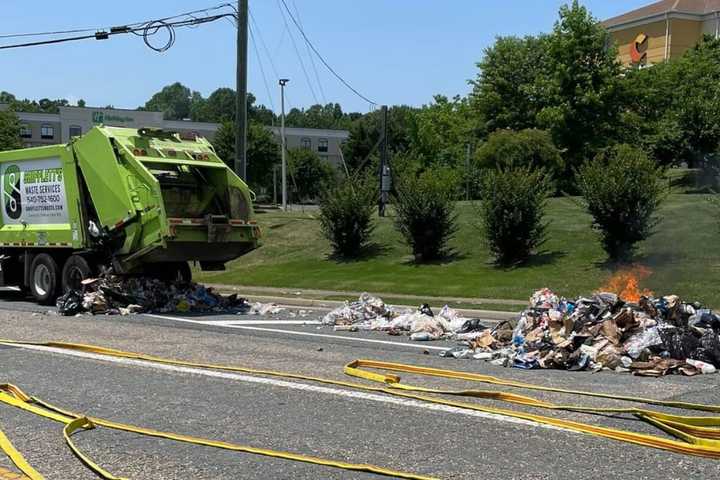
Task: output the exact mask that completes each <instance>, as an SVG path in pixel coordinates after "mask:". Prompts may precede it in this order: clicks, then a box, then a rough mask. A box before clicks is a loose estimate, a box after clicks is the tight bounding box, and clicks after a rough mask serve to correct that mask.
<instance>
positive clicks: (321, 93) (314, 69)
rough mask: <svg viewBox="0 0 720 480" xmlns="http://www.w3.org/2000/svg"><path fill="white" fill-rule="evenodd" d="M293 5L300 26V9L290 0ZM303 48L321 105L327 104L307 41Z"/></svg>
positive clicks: (293, 0)
mask: <svg viewBox="0 0 720 480" xmlns="http://www.w3.org/2000/svg"><path fill="white" fill-rule="evenodd" d="M292 4H293V7H294V8H295V15H297V19H298V23H300V26H301V27H302V19H301V18H300V10H298V7H297V4H296V3H295V0H292ZM305 48H306V49H307V54H308V58H310V65H311V66H312V69H313V72H315V80H316V81H317V85H318V90H320V96H321V97H322V99H323V105H327V103H328V102H327V97H325V91H324V90H323V87H322V83H321V82H320V75H318V71H317V67H316V66H315V60H314V59H313V54H312V52H311V51H310V47H309V46H308V44H307V42H305Z"/></svg>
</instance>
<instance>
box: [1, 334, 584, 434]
mask: <svg viewBox="0 0 720 480" xmlns="http://www.w3.org/2000/svg"><path fill="white" fill-rule="evenodd" d="M0 343H2V342H0ZM6 345H10V346H13V347H18V348H24V349H27V350H38V351H41V352H48V353H56V354H60V355H67V356H71V357H79V358H86V359H87V358H89V359H93V360H99V361H102V362H110V363H118V364H122V365H131V366H135V367H146V368H151V369H155V370H166V371H170V372H177V373H187V374H191V375H202V376H206V377H214V378H222V379H226V380H237V381H241V382H248V383H258V384H262V385H270V386H273V387H282V388H288V389H291V390H301V391H305V392H313V393H323V394H326V395H335V396H338V397H345V398H353V399H360V400H368V401H373V402H380V403H389V404H392V405H400V406H403V407H414V408H419V409H425V410H432V411H435V412H443V413H453V414H458V415H466V416H469V417H479V418H486V419H490V420H497V421H500V422H507V423H515V424H519V425H527V426H531V427H542V428H547V429H549V430H561V431H565V432H572V430H567V429H564V428H560V427H556V426H554V425H547V424H543V423H537V422H533V421H530V420H524V419H522V418H513V417H506V416H504V415H498V414H495V413H486V412H479V411H477V410H466V409H464V408H459V407H453V406H450V405H440V404H437V403H426V402H423V401H420V400H413V399H410V398H399V397H392V396H389V395H387V396H386V395H382V394H377V393H368V392H360V391H355V390H342V389H339V388H333V387H325V386H321V385H312V384H307V383H299V382H289V381H287V380H278V379H275V378H267V377H253V376H250V375H243V374H240V373H232V372H222V371H217V370H204V369H201V368H193V367H182V366H178V365H165V364H162V363H155V362H150V361H146V360H136V359H131V358H122V357H111V356H108V355H100V354H97V353H89V352H80V351H73V350H65V349H62V348H55V347H45V346H42V345H14V344H6ZM572 433H577V432H572Z"/></svg>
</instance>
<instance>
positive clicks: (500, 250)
mask: <svg viewBox="0 0 720 480" xmlns="http://www.w3.org/2000/svg"><path fill="white" fill-rule="evenodd" d="M550 188H551V187H550V183H549V181H548V177H547V175H546V173H545V171H544V170H543V169H542V168H540V169H537V168H533V167H532V166H531V165H521V166H518V165H512V164H510V165H507V164H506V165H501V166H499V167H498V168H496V169H492V170H488V171H486V172H485V174H484V175H483V177H482V188H481V192H482V193H481V199H482V200H481V203H480V204H481V210H480V218H481V219H482V227H483V228H482V231H483V234H484V235H485V239H486V241H487V244H488V246H489V247H490V252H491V253H492V254H493V255H494V256H495V260H496V262H497V263H498V264H500V265H511V264H515V263H521V262H524V261H526V260H527V259H528V258H529V257H530V255H531V254H532V253H533V251H534V250H535V249H537V247H539V246H540V245H542V243H543V242H544V241H545V228H546V225H545V224H544V223H543V216H544V213H545V206H546V201H547V197H548V194H549V193H550V191H551V190H550Z"/></svg>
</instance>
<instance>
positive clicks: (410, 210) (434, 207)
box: [393, 168, 458, 262]
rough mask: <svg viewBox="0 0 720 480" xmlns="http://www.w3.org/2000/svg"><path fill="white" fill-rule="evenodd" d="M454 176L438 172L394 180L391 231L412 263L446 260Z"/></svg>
mask: <svg viewBox="0 0 720 480" xmlns="http://www.w3.org/2000/svg"><path fill="white" fill-rule="evenodd" d="M457 188H458V185H457V173H456V172H455V171H453V170H451V169H443V168H438V169H435V170H427V171H425V172H422V173H419V174H415V175H412V174H406V175H403V176H398V177H397V178H396V183H395V192H396V194H395V195H394V196H393V203H394V204H395V210H396V214H397V216H396V218H395V228H397V229H398V231H399V232H400V233H401V234H402V236H403V238H404V239H405V241H406V242H407V244H408V245H409V246H410V248H411V249H412V253H413V255H414V256H415V261H418V262H422V261H427V260H436V259H440V258H443V257H444V256H446V255H447V254H448V253H449V251H448V241H449V240H450V239H451V238H452V237H453V235H454V234H455V232H456V230H457V225H456V223H457V214H456V213H455V199H456V198H457Z"/></svg>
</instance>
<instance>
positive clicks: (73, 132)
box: [70, 125, 82, 137]
mask: <svg viewBox="0 0 720 480" xmlns="http://www.w3.org/2000/svg"><path fill="white" fill-rule="evenodd" d="M80 135H82V127H81V126H80V125H70V136H71V137H79V136H80Z"/></svg>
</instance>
